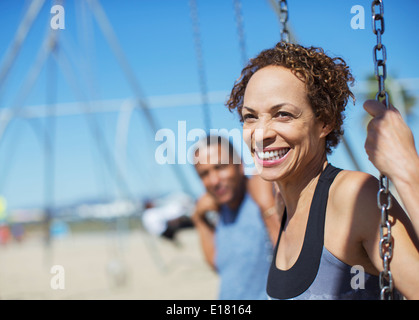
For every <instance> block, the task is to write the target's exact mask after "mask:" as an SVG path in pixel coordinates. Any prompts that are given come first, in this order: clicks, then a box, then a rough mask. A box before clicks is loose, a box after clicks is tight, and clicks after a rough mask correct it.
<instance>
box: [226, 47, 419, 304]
mask: <svg viewBox="0 0 419 320" xmlns="http://www.w3.org/2000/svg"><path fill="white" fill-rule="evenodd" d="M352 81H353V77H352V74H351V72H350V71H349V67H348V66H347V65H346V63H345V61H343V60H342V59H340V58H331V57H329V56H328V55H326V54H325V53H324V50H323V49H321V48H314V47H310V48H306V47H303V46H300V45H295V44H287V43H282V42H281V43H279V44H277V45H276V46H275V47H274V48H272V49H268V50H264V51H262V52H261V53H260V54H259V55H258V56H257V57H256V58H254V59H252V60H251V61H250V63H249V64H248V65H247V66H246V67H245V68H244V69H243V71H242V75H241V78H240V79H239V80H238V81H237V82H236V84H235V85H234V87H233V90H232V92H231V96H230V99H229V101H228V102H227V106H228V108H229V109H230V110H234V109H235V110H237V111H238V113H239V115H240V117H241V119H242V121H243V139H244V140H245V142H246V144H247V145H248V147H249V150H250V152H251V154H252V156H253V159H254V161H255V164H256V168H257V169H258V170H259V172H260V176H261V177H262V178H263V179H265V180H268V181H273V182H275V184H276V186H277V190H278V192H279V194H280V196H282V198H283V201H284V203H285V212H284V215H283V219H282V224H281V229H280V231H279V236H278V242H277V245H276V249H275V254H274V259H272V265H271V269H270V273H269V277H268V284H267V292H268V295H269V296H270V297H271V298H274V299H378V298H379V296H380V289H379V277H378V274H379V272H380V271H381V270H382V268H383V267H382V263H381V260H380V255H381V254H382V252H379V250H378V248H379V245H378V244H379V242H380V233H379V230H378V226H379V219H380V212H379V210H378V209H377V207H376V201H377V199H376V194H377V185H378V183H377V180H376V179H375V178H374V177H373V176H371V175H369V174H366V173H363V172H357V171H348V170H342V169H338V168H335V167H334V166H332V165H331V164H330V163H329V162H328V158H327V156H328V155H329V154H330V153H331V152H332V148H333V147H336V146H337V144H338V143H339V141H340V139H341V137H342V134H343V130H342V124H343V119H344V114H343V112H344V110H345V107H346V104H347V102H348V100H349V98H350V97H352V98H354V97H353V94H352V92H351V91H350V89H349V85H348V83H350V82H352ZM392 203H393V206H392V208H391V210H390V215H391V217H392V223H393V226H392V227H393V228H392V234H393V236H394V238H396V239H397V246H395V247H394V248H393V258H392V274H393V279H395V286H396V287H397V289H398V290H400V292H401V293H402V294H403V295H404V296H405V297H407V298H413V299H417V298H418V292H419V290H418V289H419V280H418V279H417V277H416V275H415V271H414V270H418V268H419V251H418V248H419V243H418V239H417V238H416V237H415V235H414V233H413V232H412V224H411V221H410V220H409V218H408V217H407V215H406V214H405V212H404V211H403V210H402V208H401V207H400V206H399V204H398V203H397V201H396V200H395V199H394V198H392ZM353 268H356V269H357V270H362V272H363V273H365V275H364V277H363V279H364V280H363V282H364V283H362V284H361V285H359V286H358V285H357V286H354V285H353V284H354V281H352V278H353ZM380 281H382V279H381V280H380ZM395 297H399V291H396V290H395Z"/></svg>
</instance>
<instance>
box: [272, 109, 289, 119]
mask: <svg viewBox="0 0 419 320" xmlns="http://www.w3.org/2000/svg"><path fill="white" fill-rule="evenodd" d="M274 117H275V118H280V119H290V118H291V117H292V114H291V113H289V112H285V111H279V112H277V113H275V116H274Z"/></svg>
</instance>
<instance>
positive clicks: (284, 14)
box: [278, 0, 290, 43]
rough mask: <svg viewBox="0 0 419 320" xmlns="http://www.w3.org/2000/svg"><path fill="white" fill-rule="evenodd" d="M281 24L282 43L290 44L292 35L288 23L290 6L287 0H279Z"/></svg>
mask: <svg viewBox="0 0 419 320" xmlns="http://www.w3.org/2000/svg"><path fill="white" fill-rule="evenodd" d="M278 7H279V22H280V23H281V41H284V42H286V43H289V42H290V34H289V31H288V28H287V21H288V5H287V0H279V1H278Z"/></svg>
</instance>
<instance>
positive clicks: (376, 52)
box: [371, 0, 394, 300]
mask: <svg viewBox="0 0 419 320" xmlns="http://www.w3.org/2000/svg"><path fill="white" fill-rule="evenodd" d="M376 9H378V11H376ZM371 12H372V25H373V29H372V30H373V32H374V34H375V35H376V36H377V44H376V45H375V46H374V49H373V61H374V71H375V76H376V78H377V80H378V92H377V94H376V96H375V99H376V100H377V101H380V102H382V101H383V99H384V101H385V105H386V108H389V106H390V101H389V96H388V93H387V91H386V89H385V84H384V82H385V79H386V78H387V66H386V63H387V51H386V47H385V46H384V44H383V43H382V41H381V36H382V35H383V33H384V30H385V28H384V4H383V0H373V1H372V5H371ZM380 54H381V58H379V57H380ZM377 204H378V208H379V209H380V211H381V222H380V246H379V250H380V257H381V259H382V260H383V271H381V272H380V276H379V283H380V290H381V292H380V298H381V300H392V299H393V288H394V284H393V276H392V274H391V271H390V261H391V259H392V257H393V237H392V236H391V222H390V221H389V218H388V210H389V209H390V208H391V194H390V190H389V180H388V178H387V177H386V176H385V175H380V180H379V191H378V193H377Z"/></svg>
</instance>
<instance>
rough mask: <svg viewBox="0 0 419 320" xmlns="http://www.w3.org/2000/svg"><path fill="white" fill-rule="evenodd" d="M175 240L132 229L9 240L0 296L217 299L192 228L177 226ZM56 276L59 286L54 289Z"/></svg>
mask: <svg viewBox="0 0 419 320" xmlns="http://www.w3.org/2000/svg"><path fill="white" fill-rule="evenodd" d="M177 240H178V244H174V243H173V242H170V241H168V240H165V239H162V238H155V237H152V236H150V235H146V234H144V233H142V232H140V231H136V232H133V231H131V232H127V233H124V234H120V235H118V234H117V233H115V232H113V233H109V232H96V233H88V234H87V233H83V234H77V235H75V234H70V235H66V236H64V237H61V238H56V239H54V241H53V242H52V245H51V246H50V248H49V249H48V248H47V247H46V246H45V245H44V243H43V241H42V238H41V237H35V236H33V237H31V238H29V239H25V240H24V241H23V242H22V243H18V242H10V243H8V244H7V245H3V246H0V299H3V300H15V299H23V300H28V299H35V300H53V299H54V300H56V299H60V300H70V299H81V300H105V299H106V300H111V299H112V300H116V299H131V300H132V299H139V300H148V299H152V300H172V299H180V300H189V299H198V300H201V299H216V297H217V288H218V277H217V275H216V274H215V273H214V272H213V271H212V270H211V269H210V268H209V267H208V265H207V264H206V263H205V261H204V259H203V256H202V252H201V248H200V246H199V241H198V235H197V234H196V231H195V230H194V229H186V230H182V231H181V232H180V233H178V235H177ZM54 265H58V266H60V267H58V268H59V269H58V273H56V272H57V271H55V272H54V273H51V268H52V267H53V266H54ZM61 266H62V267H61ZM58 278H59V279H61V282H60V284H61V285H63V286H64V288H63V289H60V288H58V289H54V288H53V287H54V284H58V282H57V281H55V280H57V279H58ZM62 279H64V281H62ZM51 282H52V283H53V284H52V285H51Z"/></svg>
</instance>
